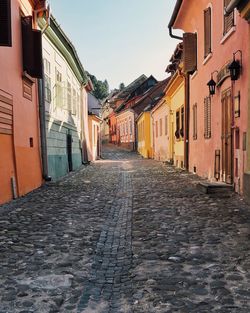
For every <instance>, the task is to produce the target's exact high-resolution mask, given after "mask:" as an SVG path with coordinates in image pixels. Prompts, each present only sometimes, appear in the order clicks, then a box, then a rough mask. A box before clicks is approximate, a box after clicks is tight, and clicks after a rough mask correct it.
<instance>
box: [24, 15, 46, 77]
mask: <svg viewBox="0 0 250 313" xmlns="http://www.w3.org/2000/svg"><path fill="white" fill-rule="evenodd" d="M32 22H33V21H32V16H25V17H22V18H21V25H22V50H23V51H22V52H23V53H22V56H23V71H24V72H26V73H27V74H29V75H30V76H31V77H33V78H43V59H42V33H41V31H38V30H33V29H32Z"/></svg>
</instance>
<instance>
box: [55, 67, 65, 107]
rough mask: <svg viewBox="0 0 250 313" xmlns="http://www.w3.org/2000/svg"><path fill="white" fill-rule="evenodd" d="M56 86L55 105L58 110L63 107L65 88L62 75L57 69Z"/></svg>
mask: <svg viewBox="0 0 250 313" xmlns="http://www.w3.org/2000/svg"><path fill="white" fill-rule="evenodd" d="M55 73H56V84H55V103H56V106H57V107H58V108H62V107H63V87H62V74H61V73H60V72H59V71H58V70H57V69H56V72H55Z"/></svg>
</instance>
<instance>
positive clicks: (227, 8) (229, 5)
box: [224, 0, 241, 16]
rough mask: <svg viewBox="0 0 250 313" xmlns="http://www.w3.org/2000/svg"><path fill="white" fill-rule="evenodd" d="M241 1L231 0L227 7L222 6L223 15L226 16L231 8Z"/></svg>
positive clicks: (230, 11)
mask: <svg viewBox="0 0 250 313" xmlns="http://www.w3.org/2000/svg"><path fill="white" fill-rule="evenodd" d="M240 2H241V0H231V1H230V2H229V4H228V6H227V7H225V8H224V15H225V16H228V15H229V14H230V13H232V12H233V10H234V9H235V8H236V7H237V5H238V4H239V3H240Z"/></svg>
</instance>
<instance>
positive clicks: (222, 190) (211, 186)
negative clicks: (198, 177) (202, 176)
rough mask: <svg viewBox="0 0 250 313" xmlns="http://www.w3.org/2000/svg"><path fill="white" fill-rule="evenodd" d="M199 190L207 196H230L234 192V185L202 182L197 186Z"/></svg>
mask: <svg viewBox="0 0 250 313" xmlns="http://www.w3.org/2000/svg"><path fill="white" fill-rule="evenodd" d="M197 188H198V190H199V191H200V192H202V193H205V194H228V193H231V192H233V191H234V187H233V185H229V184H225V183H221V182H219V183H217V182H214V183H212V182H200V183H198V184H197Z"/></svg>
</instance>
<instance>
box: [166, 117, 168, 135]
mask: <svg viewBox="0 0 250 313" xmlns="http://www.w3.org/2000/svg"><path fill="white" fill-rule="evenodd" d="M167 134H168V116H167V115H166V116H165V135H166V136H167Z"/></svg>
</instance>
